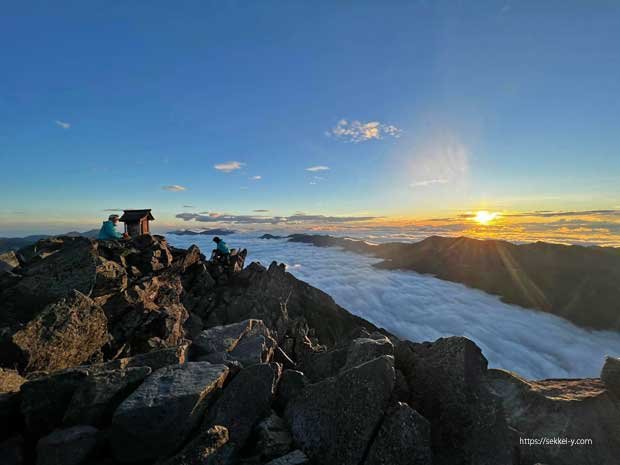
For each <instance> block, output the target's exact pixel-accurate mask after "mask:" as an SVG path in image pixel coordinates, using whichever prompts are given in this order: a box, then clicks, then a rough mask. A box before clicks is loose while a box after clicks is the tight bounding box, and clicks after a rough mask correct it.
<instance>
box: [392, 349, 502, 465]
mask: <svg viewBox="0 0 620 465" xmlns="http://www.w3.org/2000/svg"><path fill="white" fill-rule="evenodd" d="M395 354H396V368H398V369H399V370H401V371H402V372H403V374H404V376H405V378H406V380H407V384H408V386H409V388H410V399H409V402H408V403H409V405H411V406H412V407H414V408H415V409H416V410H417V411H418V412H419V413H420V414H421V415H422V416H424V417H425V418H426V419H427V420H429V421H430V423H431V431H432V433H433V434H432V448H433V459H434V460H435V461H436V462H437V463H459V461H460V462H464V463H470V464H472V465H510V464H511V463H512V450H513V446H514V444H513V441H512V438H511V434H510V430H509V428H508V425H507V423H506V418H505V415H504V412H503V409H502V405H501V402H500V400H499V398H497V397H496V396H495V395H494V394H492V393H491V392H490V391H489V390H488V388H487V387H486V385H485V383H484V377H485V374H486V371H487V360H486V359H485V358H484V356H483V355H482V352H481V351H480V349H479V348H478V347H477V346H476V344H474V343H473V342H472V341H470V340H469V339H467V338H464V337H449V338H441V339H438V340H437V341H435V342H433V343H428V342H426V343H422V344H416V343H412V342H408V341H405V342H400V343H398V344H397V345H396V347H395Z"/></svg>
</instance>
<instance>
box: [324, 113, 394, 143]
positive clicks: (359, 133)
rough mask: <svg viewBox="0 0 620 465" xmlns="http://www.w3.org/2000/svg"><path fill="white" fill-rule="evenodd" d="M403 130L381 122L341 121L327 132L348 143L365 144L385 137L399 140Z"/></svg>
mask: <svg viewBox="0 0 620 465" xmlns="http://www.w3.org/2000/svg"><path fill="white" fill-rule="evenodd" d="M401 133H402V130H401V129H400V128H398V127H396V126H394V125H392V124H384V123H381V122H379V121H368V122H365V123H364V122H362V121H358V120H353V121H347V120H346V119H341V120H340V121H338V124H337V125H336V126H334V127H333V128H332V129H331V130H329V131H328V132H327V134H328V135H330V136H334V137H336V138H338V139H342V140H345V141H347V142H356V143H357V142H365V141H367V140H372V139H383V137H384V136H390V137H394V138H399V137H400V135H401Z"/></svg>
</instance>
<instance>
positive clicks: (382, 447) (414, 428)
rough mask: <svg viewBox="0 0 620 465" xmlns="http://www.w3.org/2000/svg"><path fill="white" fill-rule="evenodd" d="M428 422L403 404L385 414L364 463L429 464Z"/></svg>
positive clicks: (376, 464) (382, 464)
mask: <svg viewBox="0 0 620 465" xmlns="http://www.w3.org/2000/svg"><path fill="white" fill-rule="evenodd" d="M432 463H433V461H432V452H431V425H430V423H429V422H428V420H426V418H424V417H423V416H422V415H420V414H419V413H418V412H416V411H415V410H413V409H412V408H411V407H409V406H408V405H407V404H404V403H400V402H399V403H398V404H396V406H395V407H394V408H393V409H391V411H390V412H389V413H388V414H387V415H386V416H385V418H384V419H383V422H382V423H381V427H380V428H379V431H378V432H377V436H376V437H375V440H374V441H373V443H372V445H371V446H370V449H369V451H368V456H367V457H366V461H365V462H364V465H432Z"/></svg>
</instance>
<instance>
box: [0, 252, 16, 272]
mask: <svg viewBox="0 0 620 465" xmlns="http://www.w3.org/2000/svg"><path fill="white" fill-rule="evenodd" d="M18 266H19V260H18V259H17V255H15V252H13V251H10V252H5V253H3V254H0V273H2V272H7V271H13V269H14V268H17V267H18Z"/></svg>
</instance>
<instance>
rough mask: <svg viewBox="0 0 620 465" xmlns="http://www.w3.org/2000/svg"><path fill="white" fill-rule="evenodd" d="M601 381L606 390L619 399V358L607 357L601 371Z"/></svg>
mask: <svg viewBox="0 0 620 465" xmlns="http://www.w3.org/2000/svg"><path fill="white" fill-rule="evenodd" d="M601 380H602V381H603V383H605V386H606V387H607V389H609V391H610V392H612V393H613V394H614V395H616V396H619V397H620V358H616V357H607V358H606V359H605V365H603V369H602V370H601Z"/></svg>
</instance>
